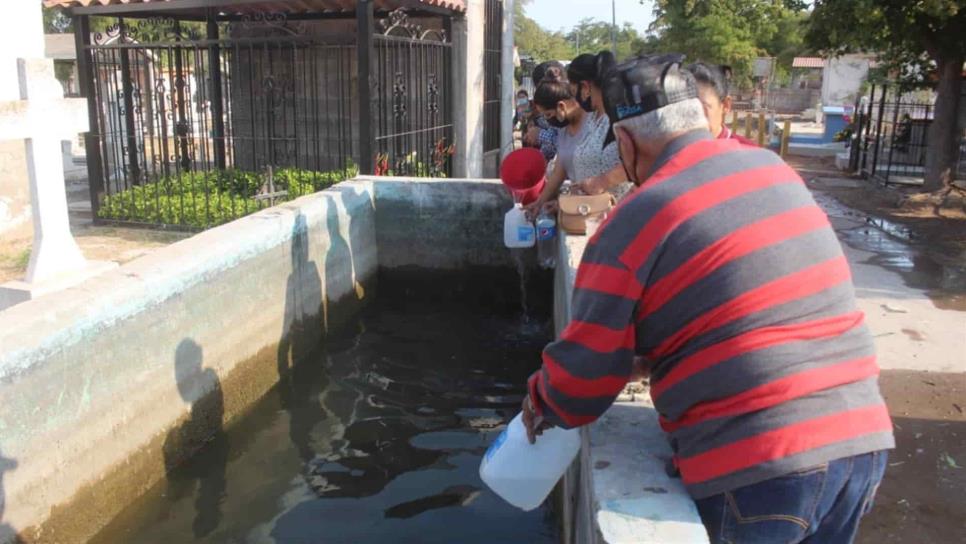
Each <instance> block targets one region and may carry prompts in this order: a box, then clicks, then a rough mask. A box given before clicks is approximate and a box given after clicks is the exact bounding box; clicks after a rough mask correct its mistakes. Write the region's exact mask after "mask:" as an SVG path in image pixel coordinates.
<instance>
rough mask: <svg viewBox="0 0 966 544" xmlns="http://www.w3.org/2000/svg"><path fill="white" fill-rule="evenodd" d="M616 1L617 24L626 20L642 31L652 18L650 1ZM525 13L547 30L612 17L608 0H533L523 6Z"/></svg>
mask: <svg viewBox="0 0 966 544" xmlns="http://www.w3.org/2000/svg"><path fill="white" fill-rule="evenodd" d="M615 1H616V4H617V24H619V25H623V24H624V22H625V21H629V22H631V23H633V24H634V27H635V28H636V29H637V30H638V32H640V33H641V34H643V33H644V32H645V31H646V30H647V27H648V25H650V24H651V20H652V19H653V17H652V15H651V9H652V4H651V2H650V1H648V0H645V1H644V5H641V2H640V0H615ZM526 11H527V15H529V16H530V18H531V19H534V20H535V21H536V22H537V23H539V24H540V26H542V27H544V28H546V29H547V30H560V29H564V30H570V29H571V28H572V27H573V26H574V25H575V24H577V21H580V20H581V19H583V18H584V17H591V18H593V19H599V20H602V21H606V22H608V23H609V22H610V21H611V0H533V2H532V3H531V4H530V5H529V6H527V8H526Z"/></svg>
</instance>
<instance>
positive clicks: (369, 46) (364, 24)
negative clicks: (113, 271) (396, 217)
mask: <svg viewBox="0 0 966 544" xmlns="http://www.w3.org/2000/svg"><path fill="white" fill-rule="evenodd" d="M374 11H375V10H374V5H373V2H372V0H359V2H358V3H357V4H356V24H357V28H358V30H357V34H358V35H357V37H356V53H357V56H358V66H357V68H358V72H359V75H358V87H359V172H360V173H361V174H365V175H372V174H373V173H375V157H374V156H373V152H374V151H375V148H376V141H375V127H374V126H373V125H374V121H375V116H374V115H373V111H372V96H373V94H372V85H373V80H374V78H373V77H372V58H373V56H374V49H375V47H374V36H373V35H374V34H375V31H376V29H375V13H374Z"/></svg>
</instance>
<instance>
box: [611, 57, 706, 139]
mask: <svg viewBox="0 0 966 544" xmlns="http://www.w3.org/2000/svg"><path fill="white" fill-rule="evenodd" d="M684 59H685V56H684V55H682V54H680V53H665V54H660V55H646V56H640V57H637V58H635V59H631V60H629V61H626V62H624V63H621V64H618V65H617V66H615V67H614V68H612V69H611V70H609V71H608V72H607V74H605V75H604V78H603V82H602V83H603V84H602V85H601V91H602V92H603V95H604V96H603V98H604V109H606V110H607V116H608V117H609V118H610V124H611V130H610V132H609V133H608V134H607V138H606V139H605V140H604V147H607V146H608V145H609V144H610V143H611V142H613V141H614V140H615V136H614V130H613V127H614V125H616V124H617V123H619V122H621V121H624V120H627V119H631V118H633V117H639V116H641V115H645V114H647V113H650V112H652V111H655V110H658V109H661V108H663V107H664V106H667V105H669V104H674V103H676V102H683V101H685V100H688V99H691V98H697V97H698V86H697V84H696V83H695V81H694V76H692V75H691V73H690V72H688V71H687V70H685V69H683V68H682V66H681V65H682V63H683V62H684Z"/></svg>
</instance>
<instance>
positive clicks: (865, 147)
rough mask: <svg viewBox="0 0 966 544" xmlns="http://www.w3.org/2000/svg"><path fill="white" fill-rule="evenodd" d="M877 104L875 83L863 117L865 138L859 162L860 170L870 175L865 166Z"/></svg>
mask: <svg viewBox="0 0 966 544" xmlns="http://www.w3.org/2000/svg"><path fill="white" fill-rule="evenodd" d="M874 106H875V84H874V83H873V84H872V89H871V90H870V91H869V105H868V107H867V108H865V114H864V115H865V117H863V119H862V132H863V136H864V137H863V139H862V142H860V144H861V145H862V158H861V163H860V164H859V172H861V173H862V174H864V175H868V172H866V170H865V167H866V165H867V164H868V160H869V130H870V129H871V128H872V126H871V125H872V108H873V107H874Z"/></svg>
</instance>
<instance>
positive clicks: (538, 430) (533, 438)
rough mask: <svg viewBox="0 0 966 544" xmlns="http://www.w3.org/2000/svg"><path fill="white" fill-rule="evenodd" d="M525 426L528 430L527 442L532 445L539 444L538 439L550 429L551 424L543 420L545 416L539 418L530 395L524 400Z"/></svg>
mask: <svg viewBox="0 0 966 544" xmlns="http://www.w3.org/2000/svg"><path fill="white" fill-rule="evenodd" d="M522 413H523V418H522V419H523V426H524V427H525V428H526V429H527V440H529V441H530V443H531V444H535V443H536V442H537V437H538V436H540V435H541V434H543V431H545V430H546V429H549V428H550V424H549V423H547V422H546V421H544V420H543V416H538V415H537V413H536V410H534V408H533V401H532V400H530V395H527V396H526V397H524V398H523V411H522Z"/></svg>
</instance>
